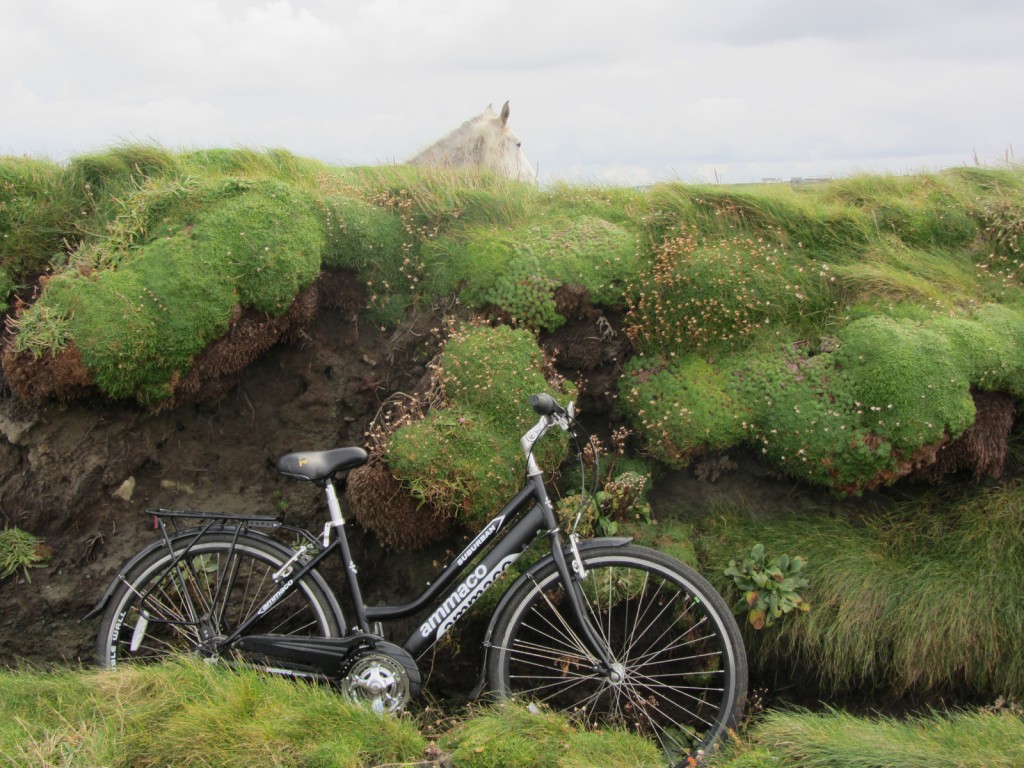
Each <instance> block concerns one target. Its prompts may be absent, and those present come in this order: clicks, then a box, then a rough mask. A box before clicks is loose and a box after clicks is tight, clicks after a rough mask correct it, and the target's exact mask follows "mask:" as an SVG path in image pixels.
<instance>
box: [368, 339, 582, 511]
mask: <svg viewBox="0 0 1024 768" xmlns="http://www.w3.org/2000/svg"><path fill="white" fill-rule="evenodd" d="M542 362H543V361H542V353H541V350H540V348H539V347H538V346H537V342H536V339H535V338H534V337H533V336H532V335H531V334H530V333H528V332H526V331H522V330H513V329H512V328H509V327H508V326H499V327H497V328H488V327H474V328H469V329H466V330H463V331H460V332H459V333H457V334H455V335H454V336H453V337H452V338H451V339H449V341H448V342H447V344H446V345H445V348H444V352H443V355H442V359H441V363H440V380H441V382H442V384H443V387H444V391H445V394H446V403H445V405H444V407H442V408H434V409H431V410H430V412H429V413H428V414H427V416H426V417H425V418H423V419H422V420H420V421H416V422H414V423H412V424H409V425H406V426H404V427H401V428H400V429H398V430H397V431H396V432H395V433H394V434H393V435H392V436H391V438H390V440H389V442H388V445H387V452H386V454H385V456H384V460H385V462H386V463H387V465H388V467H390V469H391V470H392V472H393V473H394V475H395V477H396V478H398V479H399V480H400V481H401V482H402V483H403V485H405V487H406V488H408V489H409V491H410V492H411V493H412V495H413V496H414V497H415V498H417V499H419V500H421V501H423V502H426V503H428V504H430V505H431V506H432V507H433V509H434V510H436V511H437V512H439V513H441V514H446V515H449V516H453V517H456V518H457V519H459V520H460V521H461V522H463V523H466V524H468V525H469V526H471V527H473V526H480V525H482V524H483V523H485V522H487V520H489V519H490V518H491V517H492V516H493V515H494V514H495V513H496V512H497V511H498V510H499V509H500V508H501V507H502V506H503V505H504V503H505V502H507V501H508V500H509V499H511V498H512V497H513V496H514V495H515V493H516V492H517V491H518V490H519V482H520V480H521V478H522V476H523V471H524V459H523V456H522V452H521V450H520V447H519V438H520V437H521V436H522V434H523V433H524V432H526V430H527V429H529V427H530V426H531V425H532V424H533V423H535V422H536V418H537V417H536V414H534V412H533V411H532V410H531V409H530V407H529V405H528V404H527V402H528V398H529V396H530V395H531V394H536V393H539V392H548V393H551V394H554V395H555V396H556V397H558V398H559V400H566V399H567V397H571V392H572V388H571V387H569V388H568V391H567V392H565V393H559V392H558V391H557V390H556V389H554V388H553V387H552V386H551V385H549V384H548V382H547V381H546V380H545V378H544V375H543V373H542ZM566 450H567V439H566V437H565V435H564V434H562V433H560V432H559V433H558V434H554V433H552V434H551V435H549V436H547V437H545V438H544V440H542V441H540V442H539V443H538V444H537V446H536V448H535V450H534V456H535V457H536V458H537V461H538V463H539V464H540V465H541V467H543V468H547V469H549V470H550V469H553V468H554V467H557V465H558V464H559V463H561V461H562V459H563V458H564V457H565V454H566Z"/></svg>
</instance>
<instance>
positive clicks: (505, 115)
mask: <svg viewBox="0 0 1024 768" xmlns="http://www.w3.org/2000/svg"><path fill="white" fill-rule="evenodd" d="M508 115H509V108H508V102H507V101H506V102H505V106H503V107H502V108H501V124H502V125H503V126H504V125H508Z"/></svg>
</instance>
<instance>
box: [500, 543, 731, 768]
mask: <svg viewBox="0 0 1024 768" xmlns="http://www.w3.org/2000/svg"><path fill="white" fill-rule="evenodd" d="M655 554H656V553H655ZM584 560H585V564H586V568H587V571H588V578H587V579H586V580H585V581H584V582H583V584H582V590H581V592H582V595H583V597H584V601H585V602H584V604H585V606H586V610H587V611H588V613H589V615H590V618H591V622H592V624H593V625H594V627H595V629H597V630H598V633H599V634H600V635H601V637H602V638H603V639H604V640H605V642H607V643H608V647H609V648H610V649H611V651H612V655H613V657H614V658H615V659H616V661H617V662H618V663H619V664H620V665H621V666H620V672H621V675H622V678H623V679H622V680H621V681H620V682H615V683H613V682H610V681H608V680H607V679H605V678H603V677H601V676H599V675H598V674H597V673H596V671H595V667H596V660H595V659H594V658H593V656H592V654H591V652H590V651H589V650H588V649H587V648H586V646H585V644H584V643H583V642H582V640H581V639H580V636H579V633H578V632H577V631H576V630H575V628H574V627H575V620H574V619H573V617H572V615H571V609H570V608H569V604H568V600H567V597H566V595H565V594H564V590H563V587H562V585H561V583H560V580H559V577H558V575H557V573H556V572H555V571H554V569H553V568H549V569H547V570H546V571H541V572H540V573H538V574H537V575H536V576H535V577H534V579H533V580H532V581H531V582H527V583H526V584H524V586H523V588H522V589H521V592H520V595H518V596H517V599H515V600H513V601H512V603H511V606H510V608H509V610H508V614H507V616H506V617H505V618H504V619H503V620H502V621H501V622H500V624H499V628H498V631H497V633H496V634H497V637H496V638H495V641H494V642H495V645H494V646H493V647H492V648H491V650H490V653H492V654H495V656H494V657H492V658H495V659H496V662H495V665H494V667H493V668H492V672H493V675H492V686H493V687H495V689H496V692H497V693H498V694H499V696H501V697H508V696H516V697H517V698H526V699H529V700H532V701H538V702H541V703H543V704H546V705H548V706H550V707H552V708H553V709H557V710H561V711H563V712H568V713H570V715H571V717H573V718H574V719H576V720H577V721H579V722H580V723H582V724H585V725H587V726H589V727H607V726H622V727H626V728H628V729H630V730H633V731H635V732H638V733H642V734H645V735H648V736H650V737H652V738H653V739H655V740H656V741H657V742H658V743H659V744H660V746H661V749H662V751H663V753H664V754H665V755H666V757H667V759H669V760H670V761H671V762H682V761H683V760H684V759H685V758H686V756H687V755H692V754H697V753H699V752H700V751H701V750H704V749H707V748H708V747H709V746H710V745H711V744H713V743H714V742H715V741H716V740H717V739H718V738H720V737H721V735H722V734H723V732H724V731H725V729H726V728H729V727H731V726H733V725H734V724H735V721H736V719H737V718H738V716H739V712H740V710H741V708H742V700H743V696H744V694H745V689H746V682H745V681H746V675H745V669H746V668H745V664H746V662H745V654H744V653H743V649H742V643H741V642H740V640H739V633H738V629H736V628H735V621H734V620H733V618H732V615H731V614H730V613H729V612H728V610H727V608H726V607H725V604H724V602H723V601H722V600H721V598H720V597H719V596H718V595H717V593H714V590H713V589H712V588H711V587H710V585H708V584H707V583H706V582H705V581H704V580H703V578H702V577H700V576H698V575H697V574H695V573H693V572H690V571H689V569H686V568H685V567H684V566H681V565H679V564H674V563H672V562H671V561H670V560H669V559H668V558H664V557H652V556H650V555H648V554H646V553H644V554H630V553H628V552H611V553H608V554H593V553H588V554H585V555H584ZM493 678H497V679H496V680H494V679H493Z"/></svg>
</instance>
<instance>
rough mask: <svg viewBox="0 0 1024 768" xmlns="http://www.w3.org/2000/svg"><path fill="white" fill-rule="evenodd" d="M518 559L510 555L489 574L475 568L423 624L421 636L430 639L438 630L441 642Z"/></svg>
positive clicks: (479, 566)
mask: <svg viewBox="0 0 1024 768" xmlns="http://www.w3.org/2000/svg"><path fill="white" fill-rule="evenodd" d="M518 557H519V555H518V554H515V555H509V556H508V557H506V558H505V559H504V560H502V561H501V562H499V563H498V564H497V565H495V566H494V570H492V571H490V572H488V570H487V567H486V566H485V565H483V564H480V565H478V566H477V567H476V568H474V569H473V572H472V573H471V574H469V577H468V578H467V579H466V580H465V581H464V582H462V583H461V584H459V586H458V587H456V588H455V591H454V592H452V593H451V594H450V595H448V598H447V599H446V600H445V601H444V602H443V603H441V605H439V606H438V607H437V610H436V611H434V612H433V613H432V614H431V615H430V618H429V619H427V620H426V621H425V622H424V623H423V626H421V627H420V635H422V636H423V637H424V638H427V637H430V635H431V634H432V633H433V632H434V630H437V638H436V639H438V640H440V639H441V636H442V635H443V634H444V633H445V632H447V631H448V629H449V628H450V627H451V626H452V624H454V623H455V622H456V621H458V619H459V617H460V616H462V614H464V613H465V612H466V611H468V610H469V609H470V606H472V605H473V603H475V602H476V601H477V598H479V597H480V595H482V594H483V593H484V592H486V591H487V588H488V587H489V586H491V584H493V583H494V582H495V581H496V580H497V578H498V577H499V576H501V574H502V572H503V571H504V570H505V569H506V568H508V567H509V566H510V565H512V563H514V562H515V561H516V558H518Z"/></svg>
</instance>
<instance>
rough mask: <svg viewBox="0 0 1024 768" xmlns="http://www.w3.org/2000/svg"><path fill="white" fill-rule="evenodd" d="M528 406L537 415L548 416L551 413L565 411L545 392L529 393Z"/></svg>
mask: <svg viewBox="0 0 1024 768" xmlns="http://www.w3.org/2000/svg"><path fill="white" fill-rule="evenodd" d="M530 407H531V408H533V410H534V411H536V412H537V415H539V416H550V415H551V414H553V413H557V414H561V413H565V410H564V409H563V408H562V406H560V405H559V404H558V403H557V402H556V401H555V398H553V397H552V396H551V395H549V394H547V393H545V392H541V393H539V394H536V395H530Z"/></svg>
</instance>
